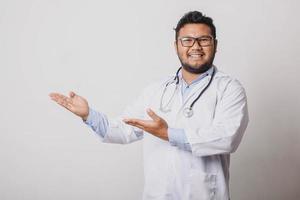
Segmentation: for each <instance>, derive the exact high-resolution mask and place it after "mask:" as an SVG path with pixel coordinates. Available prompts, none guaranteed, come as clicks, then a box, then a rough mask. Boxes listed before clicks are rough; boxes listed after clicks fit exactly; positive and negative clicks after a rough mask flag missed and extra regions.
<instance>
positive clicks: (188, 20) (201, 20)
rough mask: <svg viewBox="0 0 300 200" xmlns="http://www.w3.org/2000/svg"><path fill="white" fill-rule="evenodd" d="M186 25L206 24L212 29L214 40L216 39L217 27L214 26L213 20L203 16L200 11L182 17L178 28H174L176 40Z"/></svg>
mask: <svg viewBox="0 0 300 200" xmlns="http://www.w3.org/2000/svg"><path fill="white" fill-rule="evenodd" d="M186 24H205V25H207V26H208V27H209V28H210V30H211V34H212V36H213V38H214V39H216V27H215V25H214V24H213V19H212V18H210V17H207V16H205V15H203V14H202V13H201V12H199V11H190V12H188V13H186V14H184V16H183V17H181V19H180V20H179V22H178V23H177V26H176V28H174V30H175V40H177V38H178V33H179V30H180V29H181V28H182V27H183V26H184V25H186Z"/></svg>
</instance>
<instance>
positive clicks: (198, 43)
mask: <svg viewBox="0 0 300 200" xmlns="http://www.w3.org/2000/svg"><path fill="white" fill-rule="evenodd" d="M192 48H193V49H202V46H201V45H200V41H198V40H195V42H194V45H193V46H192Z"/></svg>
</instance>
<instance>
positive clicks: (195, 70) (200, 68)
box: [178, 54, 215, 74]
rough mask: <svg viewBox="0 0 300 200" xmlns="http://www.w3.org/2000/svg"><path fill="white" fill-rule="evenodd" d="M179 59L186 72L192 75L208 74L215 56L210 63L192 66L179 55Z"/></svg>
mask: <svg viewBox="0 0 300 200" xmlns="http://www.w3.org/2000/svg"><path fill="white" fill-rule="evenodd" d="M178 58H179V60H180V63H181V66H182V67H183V69H185V70H186V71H188V72H190V73H192V74H202V73H204V72H206V71H207V70H209V68H211V66H212V63H213V61H214V58H215V54H214V55H213V57H212V58H211V59H210V60H209V61H207V62H206V63H203V64H200V65H190V64H188V63H187V62H184V61H183V60H182V59H181V57H180V56H179V55H178Z"/></svg>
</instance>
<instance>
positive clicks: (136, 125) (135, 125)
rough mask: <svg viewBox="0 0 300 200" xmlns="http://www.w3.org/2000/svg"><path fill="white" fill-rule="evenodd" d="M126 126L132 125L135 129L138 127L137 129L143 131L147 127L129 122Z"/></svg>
mask: <svg viewBox="0 0 300 200" xmlns="http://www.w3.org/2000/svg"><path fill="white" fill-rule="evenodd" d="M125 123H126V122H125ZM126 124H128V125H131V126H134V127H137V128H139V129H142V130H144V129H145V127H143V126H140V125H138V124H134V123H130V122H127V123H126Z"/></svg>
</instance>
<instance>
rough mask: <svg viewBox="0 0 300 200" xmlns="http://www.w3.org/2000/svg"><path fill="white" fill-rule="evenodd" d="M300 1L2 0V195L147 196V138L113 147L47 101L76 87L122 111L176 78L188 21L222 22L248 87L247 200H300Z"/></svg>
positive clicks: (242, 159) (231, 63) (241, 164)
mask: <svg viewBox="0 0 300 200" xmlns="http://www.w3.org/2000/svg"><path fill="white" fill-rule="evenodd" d="M299 6H300V3H299V2H298V1H296V0H294V1H293V0H281V1H279V0H277V1H275V0H252V1H238V0H236V1H217V0H207V1H200V0H199V1H193V0H189V1H183V0H182V1H178V0H177V1H174V0H152V1H143V2H142V1H138V0H131V1H130V0H118V1H117V0H112V1H96V0H95V1H92V0H85V1H79V0H61V1H58V0H40V1H38V0H26V1H22V0H0V91H1V103H0V111H1V115H0V199H1V200H18V199H22V200H23V199H24V200H35V199H38V200H40V199H43V200H50V199H51V200H52V199H53V200H62V199H72V200H77V199H78V200H81V199H89V200H94V199H109V200H119V199H130V200H138V199H141V194H142V188H143V171H142V167H143V166H142V153H141V150H142V148H141V145H142V143H141V142H137V143H134V144H130V145H126V146H121V145H109V144H102V143H100V140H99V138H98V136H97V135H96V134H94V133H93V132H92V131H91V129H89V128H88V127H87V126H86V125H85V124H83V123H82V121H81V120H80V119H79V118H77V117H76V116H74V115H72V114H71V113H69V112H68V111H67V110H65V109H63V108H61V107H59V106H58V105H57V104H55V103H54V102H52V101H51V100H50V98H49V97H48V94H49V93H50V92H53V91H56V92H61V93H64V94H67V93H68V92H69V91H70V90H74V91H75V92H76V93H78V94H80V95H82V96H84V97H86V98H87V99H88V100H89V104H90V106H91V107H93V108H95V109H97V110H99V111H102V112H104V113H106V114H107V115H109V116H116V115H118V114H119V113H120V112H121V111H122V110H123V109H124V107H125V106H126V105H127V104H129V103H130V102H131V101H132V100H133V99H134V98H135V97H136V96H137V95H138V94H139V92H140V91H141V90H142V88H143V87H145V86H146V85H147V84H149V83H150V82H151V81H153V80H156V79H159V78H162V77H164V76H165V75H167V74H170V73H175V71H176V69H177V68H178V67H179V62H178V59H177V56H176V54H175V50H174V47H173V41H174V31H173V30H172V29H173V28H174V27H175V26H176V23H177V21H178V20H179V18H180V17H181V16H182V15H183V14H184V13H186V12H187V11H190V10H199V11H202V12H203V13H205V14H206V15H208V16H211V17H212V18H213V19H214V22H215V25H216V27H217V38H218V40H219V46H218V52H217V55H216V59H215V64H216V65H217V66H218V68H219V69H221V70H222V71H225V72H227V73H229V74H231V75H232V76H234V77H237V78H238V79H239V80H240V81H241V82H242V84H243V85H244V87H245V88H246V91H247V95H248V101H249V112H250V124H249V127H248V129H247V131H246V134H245V137H244V138H243V141H242V143H241V145H240V147H239V149H238V151H237V152H236V153H235V154H233V155H232V163H231V179H230V185H231V195H232V199H238V200H254V199H255V200H260V199H261V200H282V199H284V200H296V199H299V197H300V188H299V185H300V173H299V169H300V156H299V152H300V136H299V133H300V125H299V124H300V123H299V114H300V89H299V85H300V81H299V78H298V77H299V72H300V70H299V64H300V57H299V55H298V54H299V52H300V51H299V50H300V48H299V46H300V40H299V33H300V29H299V28H300V25H299V24H300V23H299V18H300V14H299V12H298V10H299Z"/></svg>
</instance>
